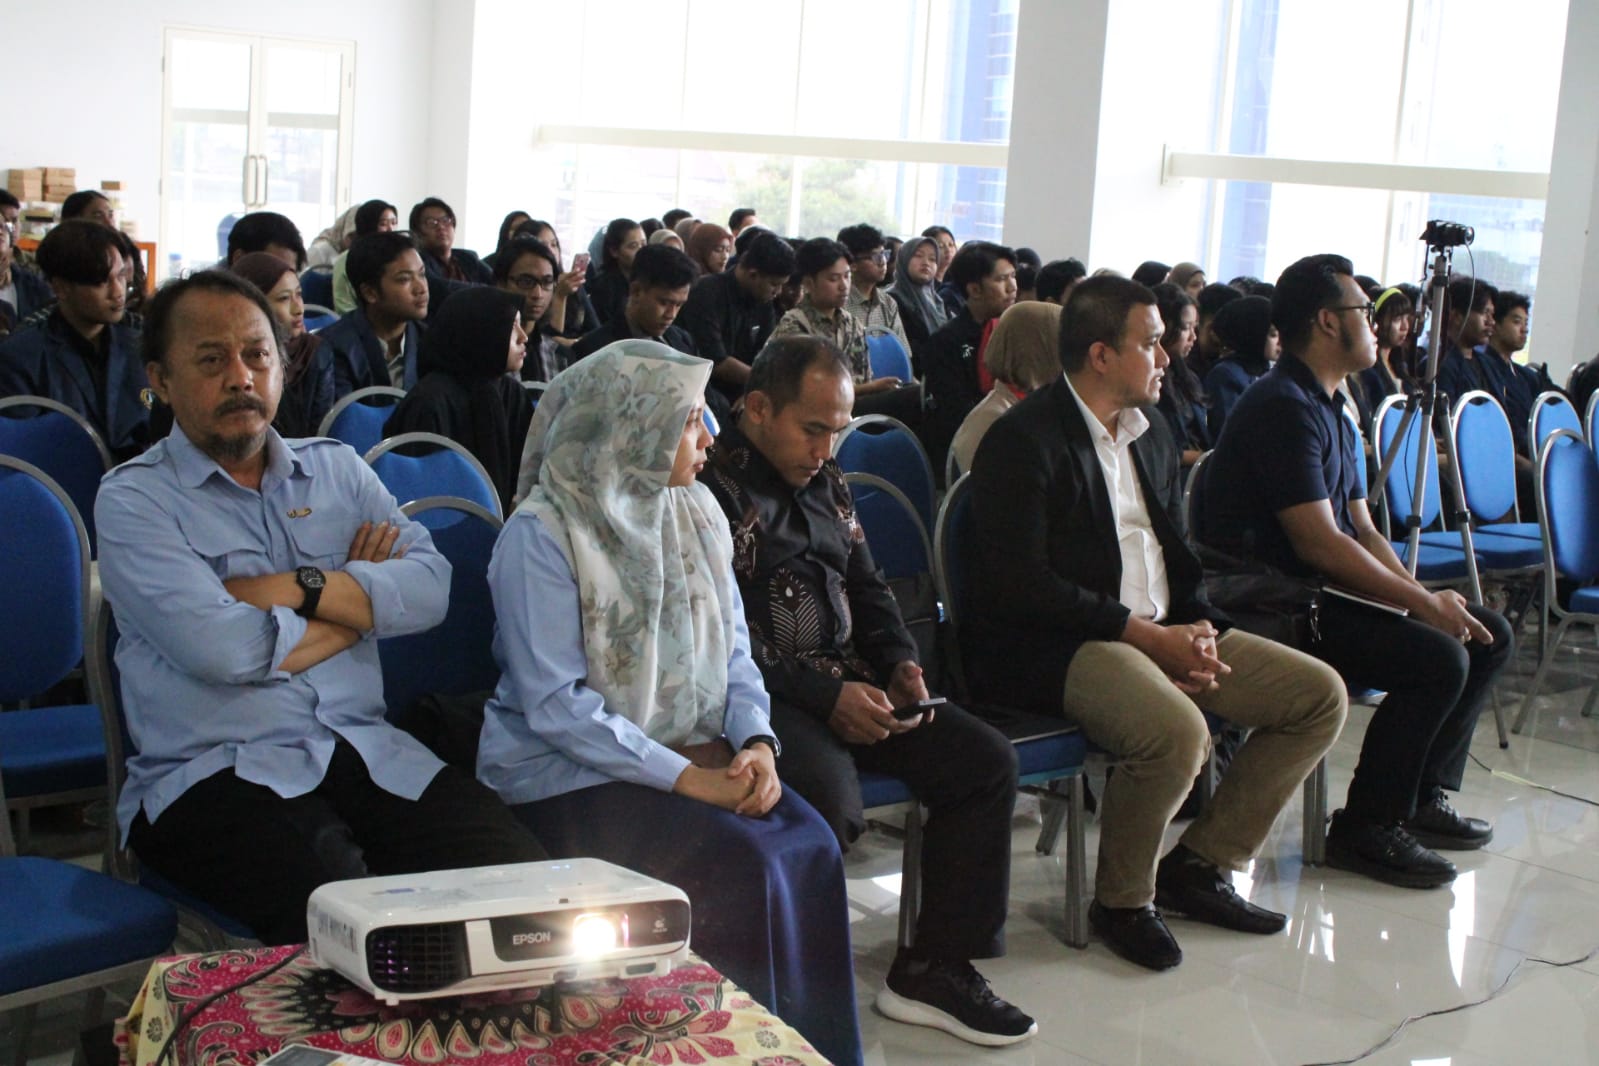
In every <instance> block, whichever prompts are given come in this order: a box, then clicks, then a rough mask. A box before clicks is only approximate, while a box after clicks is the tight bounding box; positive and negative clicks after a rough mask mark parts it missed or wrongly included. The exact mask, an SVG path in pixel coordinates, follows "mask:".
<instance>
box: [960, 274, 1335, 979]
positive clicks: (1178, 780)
mask: <svg viewBox="0 0 1599 1066" xmlns="http://www.w3.org/2000/svg"><path fill="white" fill-rule="evenodd" d="M1162 332H1163V324H1162V322H1161V319H1160V313H1159V312H1158V311H1157V309H1156V305H1155V295H1154V293H1152V292H1150V291H1149V290H1148V289H1147V288H1145V287H1144V286H1142V285H1140V284H1138V283H1137V282H1134V281H1129V280H1127V279H1126V278H1117V277H1100V278H1090V279H1088V280H1087V281H1083V282H1081V283H1079V284H1077V285H1076V286H1074V287H1073V288H1072V291H1071V295H1070V296H1069V297H1068V298H1067V302H1066V310H1065V312H1064V313H1063V314H1062V316H1061V335H1060V361H1061V366H1062V367H1063V368H1064V370H1065V375H1064V376H1063V377H1061V378H1060V379H1059V380H1057V381H1056V382H1055V383H1054V384H1051V385H1046V386H1044V387H1043V388H1040V389H1037V390H1035V391H1034V392H1033V393H1032V394H1030V395H1029V396H1028V397H1027V398H1026V399H1025V400H1023V401H1022V402H1021V403H1019V404H1017V405H1016V406H1015V407H1013V408H1012V409H1011V410H1010V411H1008V412H1007V413H1006V415H1005V417H1004V418H1001V419H1000V420H999V421H998V422H995V423H994V425H993V428H991V429H990V430H989V431H988V434H987V435H986V436H985V437H984V438H983V442H982V444H981V445H979V447H978V449H977V456H976V459H975V460H974V462H973V468H972V473H971V477H972V479H973V485H972V493H973V496H972V502H971V506H972V516H973V522H974V527H975V543H974V544H973V545H971V547H970V549H969V552H970V554H969V556H968V565H969V566H970V567H971V585H972V588H973V590H974V596H975V602H974V608H975V609H974V611H973V612H972V615H973V617H972V619H971V621H970V622H969V623H968V624H967V626H966V627H965V633H966V652H967V655H966V663H967V666H968V671H969V675H970V676H969V678H968V681H969V683H970V685H971V687H972V689H973V692H974V694H975V695H976V696H977V697H978V698H980V699H985V700H990V701H993V702H996V703H1000V704H1008V705H1011V706H1016V707H1021V708H1023V709H1026V710H1033V711H1036V712H1038V713H1046V714H1049V713H1053V714H1061V713H1062V712H1063V711H1064V714H1065V716H1066V718H1067V719H1068V720H1070V721H1072V722H1075V723H1076V724H1077V725H1079V726H1081V727H1082V729H1083V731H1084V733H1086V734H1087V736H1088V737H1089V739H1091V740H1093V741H1094V742H1095V743H1096V744H1099V745H1100V746H1102V747H1104V748H1106V749H1107V750H1109V751H1110V753H1111V755H1112V756H1113V757H1114V758H1115V760H1116V772H1115V774H1114V775H1113V776H1112V777H1111V779H1110V781H1109V783H1108V784H1107V785H1106V788H1105V795H1104V798H1103V800H1102V804H1101V808H1100V819H1101V826H1102V828H1101V836H1100V848H1099V866H1098V869H1097V871H1096V874H1095V885H1094V902H1093V905H1092V906H1091V907H1090V909H1089V920H1090V923H1091V924H1092V925H1093V927H1094V929H1095V930H1096V931H1097V932H1098V933H1099V935H1100V936H1101V937H1102V938H1103V939H1104V940H1105V941H1106V943H1107V944H1109V946H1110V947H1111V948H1112V950H1114V951H1116V952H1117V953H1118V954H1121V955H1122V956H1124V957H1126V958H1128V959H1130V960H1131V961H1133V962H1136V963H1138V964H1140V965H1142V966H1147V967H1149V968H1150V969H1155V970H1164V969H1168V968H1170V967H1172V966H1176V965H1177V964H1178V963H1179V962H1181V961H1182V950H1181V948H1179V947H1178V945H1177V941H1176V939H1175V938H1174V937H1173V936H1172V934H1171V930H1170V929H1169V928H1168V927H1167V925H1166V922H1165V920H1164V918H1163V917H1162V911H1163V910H1164V911H1166V912H1169V913H1176V914H1180V915H1183V916H1185V917H1188V918H1191V919H1194V920H1196V921H1203V922H1209V923H1211V924H1213V925H1219V926H1221V927H1223V928H1226V929H1235V930H1238V931H1240V932H1250V933H1276V932H1279V931H1280V930H1281V929H1282V928H1283V927H1284V925H1285V924H1286V921H1287V919H1286V918H1285V917H1284V916H1283V915H1281V914H1277V913H1274V912H1272V911H1269V910H1266V909H1265V908H1263V907H1258V906H1256V905H1255V904H1253V903H1250V902H1249V901H1248V900H1245V899H1244V898H1243V897H1242V896H1240V895H1239V894H1238V893H1237V892H1236V891H1235V890H1234V889H1233V886H1232V883H1231V879H1230V873H1231V871H1234V870H1245V869H1247V868H1248V866H1249V863H1250V861H1251V860H1252V859H1254V857H1255V856H1256V855H1257V854H1258V853H1259V851H1260V848H1261V846H1262V844H1264V842H1265V840H1266V836H1267V834H1268V833H1270V832H1271V827H1272V823H1273V822H1274V821H1275V820H1276V818H1277V816H1278V814H1279V813H1281V811H1282V809H1283V806H1284V805H1285V804H1286V803H1287V802H1288V800H1289V799H1290V798H1291V797H1292V796H1293V794H1294V791H1295V790H1296V789H1297V788H1298V787H1299V785H1300V783H1301V782H1303V781H1304V779H1305V776H1306V775H1307V774H1309V773H1310V770H1311V768H1312V767H1314V766H1315V765H1316V763H1317V762H1318V761H1319V760H1320V759H1321V757H1322V755H1323V754H1324V753H1325V752H1326V751H1327V749H1328V748H1329V747H1331V746H1332V743H1333V741H1334V740H1335V739H1337V736H1338V731H1339V729H1340V727H1341V726H1342V724H1343V720H1344V715H1345V713H1346V711H1347V706H1348V704H1347V699H1346V696H1345V693H1344V686H1343V683H1342V682H1341V681H1340V680H1339V679H1338V675H1337V674H1335V673H1334V672H1333V671H1332V670H1331V669H1329V668H1328V667H1327V666H1325V665H1324V664H1322V663H1319V662H1317V661H1316V660H1315V659H1312V658H1311V657H1310V656H1308V655H1304V654H1302V653H1300V652H1297V651H1294V650H1293V649H1291V648H1287V647H1284V646H1283V645H1280V644H1275V643H1273V642H1271V641H1269V640H1265V639H1263V638H1260V637H1257V636H1254V635H1252V634H1250V633H1245V632H1242V631H1241V630H1238V629H1233V628H1229V624H1228V622H1227V619H1226V618H1225V616H1223V615H1222V614H1221V612H1219V611H1217V610H1216V609H1215V608H1213V607H1212V606H1211V605H1210V603H1209V602H1208V601H1207V600H1206V598H1205V590H1204V584H1203V580H1202V571H1201V568H1200V563H1199V559H1198V558H1197V557H1196V556H1195V555H1194V552H1193V551H1192V550H1191V549H1190V548H1189V547H1188V545H1187V544H1186V543H1185V541H1184V540H1183V535H1182V528H1181V524H1180V523H1181V512H1180V501H1181V495H1182V493H1181V477H1182V473H1181V471H1182V467H1181V464H1180V462H1179V456H1178V452H1177V447H1176V445H1175V444H1174V443H1173V442H1172V440H1171V437H1170V435H1169V434H1168V433H1167V431H1166V428H1165V423H1164V420H1163V419H1161V417H1160V416H1159V415H1158V414H1156V413H1155V407H1154V404H1155V401H1156V400H1157V399H1158V398H1159V396H1160V382H1161V377H1162V375H1163V373H1164V371H1165V368H1166V366H1167V365H1168V362H1169V360H1168V359H1167V356H1166V352H1165V351H1164V350H1163V349H1162V348H1161V346H1160V338H1161V334H1162ZM1203 712H1211V713H1214V714H1216V715H1218V716H1220V717H1222V718H1224V719H1226V720H1228V721H1230V722H1233V723H1234V724H1236V725H1240V726H1245V727H1248V728H1250V729H1252V730H1253V732H1252V733H1251V734H1250V736H1249V739H1248V741H1246V742H1245V744H1244V746H1243V747H1242V748H1240V749H1239V751H1238V754H1237V755H1236V756H1235V757H1234V759H1233V762H1232V765H1231V767H1230V768H1229V769H1228V771H1227V773H1226V774H1225V775H1224V776H1223V777H1222V779H1221V782H1220V783H1219V784H1218V786H1217V788H1216V792H1215V795H1214V797H1213V798H1212V800H1211V803H1210V805H1209V807H1207V808H1206V810H1205V811H1204V813H1202V814H1201V815H1200V816H1199V817H1198V818H1197V819H1195V820H1194V822H1193V824H1192V825H1190V826H1189V827H1188V830H1187V831H1186V832H1184V833H1183V836H1182V839H1181V841H1180V842H1179V843H1178V844H1177V846H1176V847H1174V848H1173V849H1172V850H1171V852H1170V853H1168V854H1167V855H1166V857H1165V858H1164V859H1160V849H1161V840H1162V835H1163V834H1164V833H1165V831H1166V827H1167V825H1168V824H1169V823H1170V822H1171V820H1172V818H1173V816H1174V815H1176V813H1177V810H1178V808H1179V807H1180V806H1181V805H1182V802H1183V799H1184V797H1185V796H1187V795H1188V792H1189V789H1190V788H1191V787H1192V785H1193V783H1194V778H1195V777H1196V776H1197V775H1198V774H1199V772H1200V770H1201V769H1202V768H1203V767H1204V766H1205V764H1206V757H1207V756H1208V754H1209V750H1210V731H1211V727H1210V724H1209V723H1208V722H1207V721H1206V718H1205V714H1204V713H1203ZM1157 859H1159V863H1158V865H1157Z"/></svg>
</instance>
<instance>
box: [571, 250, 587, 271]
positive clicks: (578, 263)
mask: <svg viewBox="0 0 1599 1066" xmlns="http://www.w3.org/2000/svg"><path fill="white" fill-rule="evenodd" d="M588 268H589V254H588V253H587V252H579V253H577V254H576V255H574V256H573V257H572V269H573V270H577V271H584V270H587V269H588Z"/></svg>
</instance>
